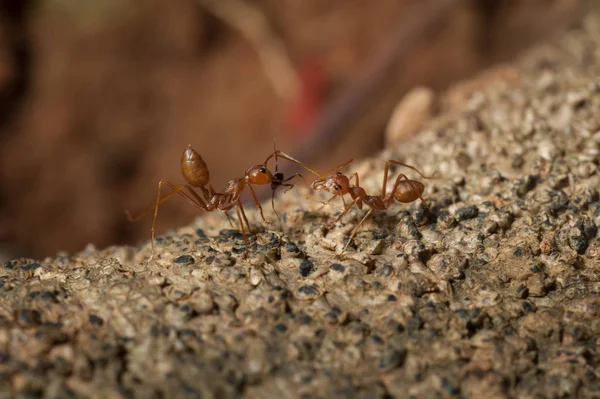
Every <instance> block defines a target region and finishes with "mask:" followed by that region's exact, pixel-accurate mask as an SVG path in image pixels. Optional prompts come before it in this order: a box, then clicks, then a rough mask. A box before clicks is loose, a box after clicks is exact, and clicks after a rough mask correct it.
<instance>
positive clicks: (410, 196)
mask: <svg viewBox="0 0 600 399" xmlns="http://www.w3.org/2000/svg"><path fill="white" fill-rule="evenodd" d="M423 191H425V185H423V183H421V182H420V181H416V180H401V181H399V182H398V188H397V189H396V192H395V193H394V198H396V201H398V202H402V203H404V204H407V203H409V202H413V201H416V200H418V199H419V198H420V197H421V195H423Z"/></svg>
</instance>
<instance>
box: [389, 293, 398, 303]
mask: <svg viewBox="0 0 600 399" xmlns="http://www.w3.org/2000/svg"><path fill="white" fill-rule="evenodd" d="M387 300H388V301H389V302H396V301H397V300H398V298H396V295H392V294H390V295H388V297H387Z"/></svg>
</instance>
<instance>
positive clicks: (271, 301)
mask: <svg viewBox="0 0 600 399" xmlns="http://www.w3.org/2000/svg"><path fill="white" fill-rule="evenodd" d="M274 301H275V297H274V296H273V295H269V297H268V298H267V302H269V303H273V302H274Z"/></svg>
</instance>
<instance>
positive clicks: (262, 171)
mask: <svg viewBox="0 0 600 399" xmlns="http://www.w3.org/2000/svg"><path fill="white" fill-rule="evenodd" d="M258 171H259V172H260V173H267V170H266V169H265V168H260V169H259V170H258Z"/></svg>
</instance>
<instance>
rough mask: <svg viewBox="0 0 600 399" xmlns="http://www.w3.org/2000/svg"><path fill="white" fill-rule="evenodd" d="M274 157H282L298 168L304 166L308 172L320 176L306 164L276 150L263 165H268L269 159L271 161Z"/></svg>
mask: <svg viewBox="0 0 600 399" xmlns="http://www.w3.org/2000/svg"><path fill="white" fill-rule="evenodd" d="M273 157H281V158H283V159H285V160H288V161H290V162H292V163H295V164H296V165H298V166H302V167H303V168H304V169H306V170H308V171H309V172H310V173H312V174H314V175H315V176H319V173H318V172H317V171H315V170H314V169H313V168H311V167H310V166H308V165H307V164H305V163H304V162H301V161H299V160H297V159H296V158H293V157H292V156H291V155H288V154H286V153H285V152H283V151H280V150H276V151H274V152H273V153H272V154H271V155H269V156H268V157H267V159H265V162H264V164H263V165H266V164H267V162H268V161H269V159H271V158H273Z"/></svg>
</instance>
